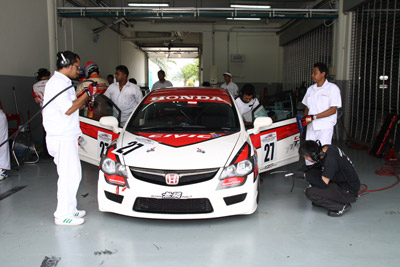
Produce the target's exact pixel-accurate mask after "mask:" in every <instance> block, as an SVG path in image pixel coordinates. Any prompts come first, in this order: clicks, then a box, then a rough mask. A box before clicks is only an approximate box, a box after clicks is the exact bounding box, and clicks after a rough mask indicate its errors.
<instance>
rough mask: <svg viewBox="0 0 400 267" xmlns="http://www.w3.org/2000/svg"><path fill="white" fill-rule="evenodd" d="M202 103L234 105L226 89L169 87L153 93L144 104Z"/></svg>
mask: <svg viewBox="0 0 400 267" xmlns="http://www.w3.org/2000/svg"><path fill="white" fill-rule="evenodd" d="M172 101H200V102H216V103H218V102H221V103H225V104H229V105H232V99H231V97H230V95H229V93H228V91H227V90H226V89H223V88H212V87H168V88H160V89H156V90H153V91H151V92H150V93H149V94H148V95H147V96H146V99H145V101H144V104H147V103H152V102H172Z"/></svg>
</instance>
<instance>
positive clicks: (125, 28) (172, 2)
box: [57, 0, 337, 56]
mask: <svg viewBox="0 0 400 267" xmlns="http://www.w3.org/2000/svg"><path fill="white" fill-rule="evenodd" d="M132 2H134V3H164V4H168V5H169V6H168V7H162V8H160V7H152V8H150V7H143V6H140V7H129V6H128V3H132ZM335 3H336V1H335V0H314V1H298V0H269V1H250V0H153V1H151V0H129V1H128V0H63V1H61V0H59V1H58V6H57V7H58V16H59V17H65V18H82V17H83V18H95V19H97V20H98V21H99V22H101V23H102V24H103V26H100V27H98V28H95V29H92V33H93V34H94V35H97V34H99V33H100V32H101V31H103V30H105V29H108V28H110V29H111V30H113V31H115V32H117V33H118V34H120V35H122V37H123V39H124V40H127V41H131V42H133V43H135V44H136V45H138V46H139V47H141V48H142V49H143V50H145V51H146V52H147V53H148V54H149V53H151V52H150V51H151V50H152V49H149V47H161V48H162V47H167V48H169V49H171V48H172V47H200V46H201V40H202V37H201V33H198V32H197V33H192V32H176V31H170V32H149V31H146V32H144V31H140V30H138V27H135V24H138V23H142V22H151V23H153V24H171V23H195V24H204V25H210V24H212V25H228V26H229V25H231V26H232V27H236V26H239V25H240V26H244V29H245V28H246V27H247V29H249V28H251V27H253V28H256V29H258V30H259V31H264V32H265V31H270V32H277V31H280V30H282V29H284V28H286V27H287V26H289V25H291V24H292V23H293V22H295V21H296V20H301V19H326V20H330V19H334V18H336V17H337V11H336V10H335V9H334V6H335ZM232 4H240V5H269V6H271V8H270V9H262V10H255V9H248V8H244V9H243V8H232V7H231V5H232ZM243 18H246V19H248V18H251V19H257V20H251V21H243V20H240V21H238V20H237V19H243ZM188 37H190V38H188ZM184 39H185V40H184ZM145 48H147V49H145ZM183 54H184V53H183ZM178 55H179V54H178ZM149 56H151V54H149Z"/></svg>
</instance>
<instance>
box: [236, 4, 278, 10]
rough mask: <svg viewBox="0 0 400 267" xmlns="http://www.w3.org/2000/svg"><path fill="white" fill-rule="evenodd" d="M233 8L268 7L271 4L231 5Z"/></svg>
mask: <svg viewBox="0 0 400 267" xmlns="http://www.w3.org/2000/svg"><path fill="white" fill-rule="evenodd" d="M231 7H235V8H258V9H269V8H271V6H256V5H231Z"/></svg>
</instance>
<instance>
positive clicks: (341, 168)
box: [299, 140, 360, 217]
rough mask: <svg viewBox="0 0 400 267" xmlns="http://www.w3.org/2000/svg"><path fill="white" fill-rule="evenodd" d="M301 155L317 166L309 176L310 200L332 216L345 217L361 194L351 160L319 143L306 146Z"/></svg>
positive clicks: (312, 142) (309, 143) (311, 142)
mask: <svg viewBox="0 0 400 267" xmlns="http://www.w3.org/2000/svg"><path fill="white" fill-rule="evenodd" d="M299 154H300V156H303V157H304V158H305V159H306V160H309V161H311V162H314V163H315V164H314V165H312V167H311V168H309V169H308V170H307V171H306V173H305V178H306V180H307V181H308V182H309V183H310V187H308V188H307V189H306V191H305V194H306V197H307V198H308V199H309V200H311V201H312V204H313V206H319V207H323V208H325V209H327V210H328V215H329V216H333V217H338V216H342V215H343V214H344V213H345V212H347V211H348V210H349V209H350V208H351V204H350V203H353V202H355V201H356V199H357V196H358V191H359V190H360V180H359V178H358V175H357V172H356V170H355V169H354V165H353V163H352V162H351V160H350V159H349V157H347V156H346V154H345V153H344V152H343V151H342V150H341V149H340V148H338V147H336V146H333V145H325V146H321V143H320V142H319V141H318V140H317V141H305V142H304V143H302V144H301V145H300V148H299Z"/></svg>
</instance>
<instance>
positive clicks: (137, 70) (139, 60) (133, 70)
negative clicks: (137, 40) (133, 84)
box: [121, 41, 147, 86]
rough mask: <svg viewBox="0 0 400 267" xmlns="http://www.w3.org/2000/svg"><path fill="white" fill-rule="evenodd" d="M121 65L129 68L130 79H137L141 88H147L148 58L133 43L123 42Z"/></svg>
mask: <svg viewBox="0 0 400 267" xmlns="http://www.w3.org/2000/svg"><path fill="white" fill-rule="evenodd" d="M121 64H122V65H125V66H127V67H128V70H129V78H135V79H136V81H137V83H138V85H139V86H146V82H147V79H146V69H147V57H146V54H145V53H143V52H142V51H140V50H138V49H136V46H135V45H134V44H132V42H128V41H122V42H121Z"/></svg>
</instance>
